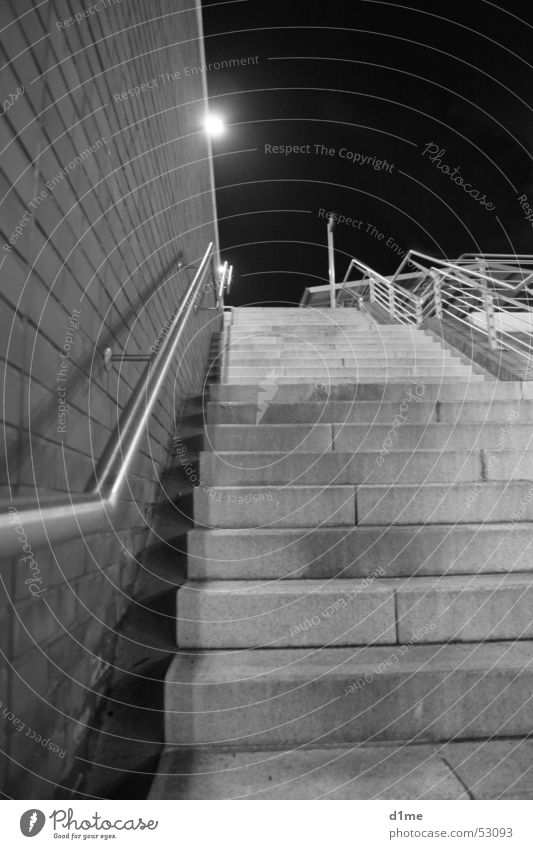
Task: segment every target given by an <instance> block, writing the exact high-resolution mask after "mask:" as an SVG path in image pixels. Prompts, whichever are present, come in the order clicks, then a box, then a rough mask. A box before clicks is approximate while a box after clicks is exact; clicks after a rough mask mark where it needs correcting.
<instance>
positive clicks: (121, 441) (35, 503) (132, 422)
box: [0, 242, 213, 556]
mask: <svg viewBox="0 0 533 849" xmlns="http://www.w3.org/2000/svg"><path fill="white" fill-rule="evenodd" d="M212 257H213V243H212V242H211V243H210V244H209V246H208V248H207V250H206V252H205V254H204V256H203V258H202V261H201V263H200V265H199V266H198V269H197V271H196V274H195V275H194V278H193V280H192V282H191V284H190V286H189V288H188V290H187V292H186V294H185V296H184V298H183V301H182V303H181V305H180V307H179V308H178V309H177V311H176V313H175V316H174V319H173V321H172V324H171V327H170V330H169V333H168V334H167V336H166V337H165V339H164V340H163V342H162V343H161V346H160V348H159V349H158V350H157V351H156V352H154V354H153V356H152V358H151V359H150V361H149V362H148V363H147V364H146V366H145V368H144V369H143V371H142V373H141V375H140V377H139V380H138V381H137V383H136V385H135V388H134V390H133V392H132V395H131V397H130V399H129V401H128V403H127V405H126V407H125V408H124V410H123V412H122V414H121V416H120V419H119V422H118V425H117V427H116V428H115V430H114V432H113V434H112V435H111V438H110V440H109V442H108V444H107V446H106V448H105V450H104V453H103V455H102V457H101V458H100V460H99V462H98V465H97V467H96V470H95V473H94V475H93V476H92V478H91V480H90V481H89V483H88V485H87V487H86V489H85V492H83V493H80V494H76V495H71V494H66V495H57V496H52V497H46V498H44V499H42V500H40V499H39V497H38V496H37V497H36V498H33V499H31V500H30V499H28V498H22V499H14V500H11V501H3V502H0V553H1V554H2V555H3V556H9V555H11V554H16V553H20V551H21V539H20V536H21V534H20V533H19V532H18V531H17V532H15V528H19V527H21V528H22V532H21V533H23V534H24V536H25V539H26V540H27V543H28V544H29V545H30V546H31V548H32V549H34V550H35V549H38V548H39V547H41V546H42V545H45V544H46V543H51V542H54V543H55V542H60V541H63V540H67V539H72V538H73V537H76V536H79V535H82V534H86V533H91V532H94V531H97V530H100V529H102V528H105V527H106V526H107V525H108V523H109V519H110V518H113V517H114V516H116V514H117V513H118V509H119V505H120V498H121V495H122V492H123V490H124V488H125V483H126V479H127V475H128V472H129V470H130V467H131V464H132V461H133V458H134V456H135V453H136V451H137V449H138V447H139V444H140V442H141V440H142V438H143V436H144V433H145V430H146V425H147V422H148V419H149V417H150V414H151V412H152V410H153V408H154V405H155V403H156V401H157V399H158V397H159V394H160V391H161V388H162V386H163V383H164V380H165V378H166V376H167V374H168V371H169V369H170V367H171V364H172V362H173V360H174V357H175V354H176V351H177V348H178V345H179V343H180V341H181V338H182V335H183V332H184V329H185V327H186V325H187V320H188V318H189V316H190V314H191V312H192V311H193V309H194V308H195V306H196V305H195V301H196V298H197V295H198V293H199V290H200V287H201V285H202V283H203V281H204V278H205V275H206V273H207V271H208V269H209V267H210V263H211V260H212Z"/></svg>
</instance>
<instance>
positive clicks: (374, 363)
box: [225, 352, 456, 374]
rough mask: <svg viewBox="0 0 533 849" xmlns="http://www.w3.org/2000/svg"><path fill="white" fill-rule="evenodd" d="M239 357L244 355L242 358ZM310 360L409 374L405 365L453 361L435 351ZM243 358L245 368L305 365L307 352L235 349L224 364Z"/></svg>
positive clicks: (333, 366)
mask: <svg viewBox="0 0 533 849" xmlns="http://www.w3.org/2000/svg"><path fill="white" fill-rule="evenodd" d="M243 357H244V358H245V359H243ZM313 360H314V363H313V367H318V368H319V370H322V369H326V368H327V369H338V368H343V367H347V366H349V367H351V368H363V369H370V368H371V369H374V370H377V369H387V368H389V367H393V368H396V369H400V368H401V369H406V370H407V371H406V372H405V373H406V374H409V373H410V372H409V371H408V370H409V369H412V368H415V367H416V368H418V369H419V370H421V369H424V370H425V369H435V368H439V367H441V366H442V365H443V364H444V365H445V367H446V368H451V367H453V366H452V364H453V363H454V362H456V361H455V360H450V358H446V357H442V356H441V355H439V354H438V352H437V353H436V354H435V356H431V357H426V358H424V359H421V358H420V357H419V356H418V355H415V354H413V355H412V356H406V357H398V356H395V357H382V356H379V357H367V356H365V357H354V356H350V355H349V354H347V355H344V356H343V355H338V356H337V355H335V356H324V355H317V356H314V357H313ZM243 362H246V364H247V365H246V368H253V369H258V370H261V369H268V370H270V369H276V370H279V369H280V368H281V369H286V368H291V369H296V368H297V369H299V370H300V369H304V370H306V369H309V368H310V365H309V356H308V355H307V356H306V355H305V353H303V354H301V355H300V356H299V357H294V358H293V357H285V356H284V357H279V356H278V357H254V356H252V355H251V352H248V353H247V354H242V353H239V354H238V355H230V356H228V357H227V358H226V363H225V364H226V367H227V368H230V369H233V368H241V367H242V363H243Z"/></svg>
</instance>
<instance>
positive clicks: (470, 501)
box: [357, 481, 533, 525]
mask: <svg viewBox="0 0 533 849" xmlns="http://www.w3.org/2000/svg"><path fill="white" fill-rule="evenodd" d="M513 520H517V521H524V522H531V521H532V520H533V483H531V482H529V481H512V482H511V483H507V482H502V483H497V482H496V483H494V482H493V483H491V482H478V483H477V484H470V483H462V484H457V485H454V486H446V485H444V486H441V485H439V484H432V485H431V486H427V487H416V486H394V487H393V486H391V487H383V488H374V487H369V486H363V487H360V488H359V489H358V491H357V523H358V524H360V525H389V524H403V525H412V524H422V523H424V522H431V523H434V524H438V523H439V522H444V523H448V522H512V521H513Z"/></svg>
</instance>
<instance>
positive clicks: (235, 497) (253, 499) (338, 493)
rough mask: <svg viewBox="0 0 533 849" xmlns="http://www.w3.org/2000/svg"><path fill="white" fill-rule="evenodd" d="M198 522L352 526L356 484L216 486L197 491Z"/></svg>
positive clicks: (238, 525) (210, 524)
mask: <svg viewBox="0 0 533 849" xmlns="http://www.w3.org/2000/svg"><path fill="white" fill-rule="evenodd" d="M194 519H195V524H196V525H197V526H201V527H207V528H263V527H285V528H290V527H302V528H304V527H305V528H308V527H311V528H313V527H317V526H319V525H321V524H324V525H335V526H339V527H343V526H348V527H353V525H354V524H355V490H354V488H353V487H350V486H347V487H342V486H339V487H329V488H326V489H324V488H321V487H308V488H304V489H298V488H287V489H270V488H268V487H236V488H235V489H232V488H222V487H217V488H214V489H213V490H211V491H209V492H206V491H204V488H203V487H202V488H197V489H195V491H194Z"/></svg>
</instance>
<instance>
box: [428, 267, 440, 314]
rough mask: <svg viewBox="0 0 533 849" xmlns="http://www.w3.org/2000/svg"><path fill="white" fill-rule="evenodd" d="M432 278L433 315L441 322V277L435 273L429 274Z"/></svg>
mask: <svg viewBox="0 0 533 849" xmlns="http://www.w3.org/2000/svg"><path fill="white" fill-rule="evenodd" d="M429 273H430V275H431V277H432V278H433V300H434V302H435V315H436V316H437V318H438V319H439V321H442V277H440V275H439V274H438V273H437V272H436V271H430V272H429Z"/></svg>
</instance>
